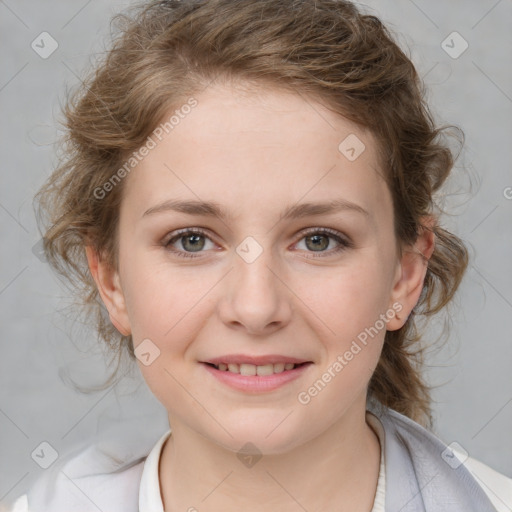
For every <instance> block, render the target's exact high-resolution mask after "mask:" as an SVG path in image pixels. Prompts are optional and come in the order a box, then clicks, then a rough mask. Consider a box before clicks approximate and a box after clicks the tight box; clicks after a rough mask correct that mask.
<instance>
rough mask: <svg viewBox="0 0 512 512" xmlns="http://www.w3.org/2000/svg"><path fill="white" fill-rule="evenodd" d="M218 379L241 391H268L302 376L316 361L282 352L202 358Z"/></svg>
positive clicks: (213, 375) (207, 368)
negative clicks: (278, 353) (277, 353)
mask: <svg viewBox="0 0 512 512" xmlns="http://www.w3.org/2000/svg"><path fill="white" fill-rule="evenodd" d="M201 363H202V365H203V367H204V368H205V369H206V370H207V372H208V373H209V374H210V375H211V376H212V377H214V378H215V379H216V380H217V381H218V382H221V383H222V384H223V385H227V386H229V387H231V388H233V389H236V390H237V391H242V392H246V393H264V392H269V391H274V390H277V389H278V388H281V387H283V386H285V385H289V383H291V382H293V381H294V380H296V379H299V378H300V377H301V376H302V375H304V373H305V372H307V368H308V367H310V366H312V365H313V364H314V363H313V361H307V360H306V359H297V358H295V357H289V356H282V355H266V356H249V355H242V354H238V355H237V354H233V355H225V356H221V357H216V358H214V359H209V360H208V361H201Z"/></svg>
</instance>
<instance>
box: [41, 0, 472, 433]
mask: <svg viewBox="0 0 512 512" xmlns="http://www.w3.org/2000/svg"><path fill="white" fill-rule="evenodd" d="M118 21H120V29H121V30H120V32H119V34H118V35H117V37H116V38H115V39H114V42H113V47H112V49H111V50H110V51H109V52H107V54H106V55H105V57H103V59H102V60H101V62H99V63H98V65H97V66H96V68H95V70H93V72H92V73H91V75H90V76H89V78H88V79H87V80H85V82H84V83H83V84H82V86H81V87H79V89H78V90H77V91H76V92H75V93H74V95H72V96H71V97H70V98H69V99H68V103H67V105H66V108H65V116H66V137H65V140H64V144H63V153H62V155H61V160H60V165H59V166H58V168H57V169H56V170H55V171H54V173H53V174H52V176H51V177H50V178H49V180H48V181H47V183H46V184H45V185H44V186H43V187H42V189H41V190H40V191H39V193H38V195H37V196H36V198H37V199H38V201H39V204H38V206H39V210H38V213H39V216H40V218H42V219H43V223H44V224H45V229H47V230H46V232H45V235H44V242H45V243H44V247H45V251H46V255H47V258H48V260H49V262H50V263H51V264H52V266H53V267H54V268H55V269H56V270H57V272H58V273H60V274H61V275H62V276H64V277H65V278H67V279H69V280H70V282H71V283H72V285H73V286H75V287H76V286H79V287H81V290H80V291H79V293H77V295H78V296H79V297H80V298H82V299H83V303H82V305H84V306H86V307H89V308H92V311H89V312H90V313H94V314H95V315H96V322H97V329H98V332H99V335H100V337H101V338H102V339H103V340H104V341H106V342H107V343H108V344H109V345H110V347H111V348H112V349H113V350H114V352H115V353H118V354H121V352H124V350H125V349H124V348H123V347H125V348H126V349H128V351H129V353H130V355H131V357H132V358H133V357H134V355H133V346H132V340H131V337H130V336H127V337H125V336H122V335H121V334H120V333H118V332H117V331H116V330H115V328H114V327H113V325H112V324H111V323H110V321H109V319H108V316H106V315H105V314H104V310H102V305H101V301H100V300H99V298H98V291H97V289H96V286H95V283H94V281H93V279H92V277H91V275H90V272H89V270H88V267H87V261H86V258H85V252H84V245H86V244H89V245H92V246H93V247H94V248H95V249H96V251H97V252H98V253H101V254H102V255H103V257H104V258H105V259H106V260H107V261H108V262H109V263H110V264H111V265H113V266H116V265H117V263H116V262H117V224H118V212H119V206H120V202H121V198H122V190H123V182H122V180H121V181H120V183H118V184H117V183H116V185H115V186H113V187H111V189H109V190H108V193H106V194H102V195H103V196H104V197H98V194H97V193H95V191H97V190H98V189H99V188H102V187H104V184H105V183H107V182H109V180H112V177H113V175H114V173H115V172H116V170H118V169H119V168H120V167H121V166H122V165H123V162H125V160H126V158H129V156H130V154H131V152H133V151H135V150H137V149H138V148H140V147H141V146H142V145H143V144H144V143H145V141H146V140H147V137H148V136H149V135H150V134H151V132H152V131H153V130H154V129H155V127H156V126H157V125H158V123H159V122H160V121H161V119H162V117H163V115H164V114H165V113H167V112H169V111H170V109H171V108H176V107H177V106H179V105H180V104H184V103H186V101H187V98H190V97H191V95H194V94H198V93H199V92H200V91H201V90H202V89H204V88H205V87H206V86H207V85H208V83H209V82H211V81H213V80H215V79H218V78H224V79H233V80H237V81H239V82H245V83H248V84H251V83H252V84H255V85H268V86H270V87H275V88H285V89H288V90H290V91H292V92H295V93H298V94H304V95H309V96H310V97H313V98H316V99H317V100H318V101H320V102H322V103H323V104H324V105H326V106H327V107H328V108H330V109H331V110H333V111H334V112H336V113H338V114H340V115H342V116H344V117H346V118H348V119H350V120H352V121H354V122H356V123H357V124H359V125H360V126H363V127H366V128H368V129H369V130H370V131H371V132H372V134H373V135H374V136H375V137H376V140H377V141H378V145H379V149H380V155H381V160H382V168H383V171H384V175H385V178H386V180H387V183H388V185H389V189H390V191H391V194H392V197H393V204H394V218H395V231H396V236H397V240H398V242H399V244H400V245H401V246H405V245H407V244H411V243H413V242H414V241H415V240H416V237H417V236H418V233H419V230H420V229H421V227H422V226H421V219H422V217H423V216H425V215H427V214H432V213H433V211H434V209H435V203H434V198H433V196H434V193H435V192H436V191H437V190H438V189H439V188H440V187H441V185H442V184H443V182H444V181H445V180H446V178H447V176H448V174H449V172H450V170H451V168H452V165H453V156H452V152H451V150H450V149H449V147H448V145H447V144H446V143H445V142H443V140H442V135H443V132H442V130H444V129H441V128H436V126H435V123H434V121H433V117H432V115H431V113H430V111H429V109H428V106H427V105H426V102H425V100H424V91H423V86H422V84H421V82H420V80H419V77H418V74H417V72H416V70H415V68H414V66H413V64H412V63H411V61H410V59H409V58H408V57H407V56H406V55H405V54H404V53H403V52H402V50H401V49H400V48H399V47H398V45H397V44H396V43H395V42H394V41H393V38H392V36H391V34H390V33H389V31H388V30H387V29H386V28H385V27H384V26H383V24H382V23H381V22H380V21H379V19H378V18H376V17H375V16H372V15H368V14H364V13H362V12H360V11H359V10H358V9H357V8H356V7H355V6H354V5H353V4H352V3H350V2H348V1H343V0H315V1H313V0H238V1H236V2H234V1H232V0H208V1H204V0H169V1H164V0H162V1H154V2H150V3H148V4H146V5H142V6H139V7H136V8H135V9H134V11H133V12H132V13H131V14H130V13H127V14H125V15H122V16H120V17H118ZM102 190H105V189H104V188H102ZM431 229H433V231H434V233H435V235H436V247H435V251H434V253H433V256H432V257H431V259H430V261H429V263H428V270H427V275H426V279H425V283H424V288H423V291H422V294H421V297H420V300H419V302H418V304H417V306H416V308H415V310H414V311H413V313H412V314H411V315H410V316H409V318H408V320H407V322H406V323H405V325H404V326H403V327H402V328H401V329H399V330H397V331H388V332H387V333H386V338H385V343H384V348H383V351H382V355H381V358H380V361H379V363H378V365H377V368H376V370H375V372H374V375H373V377H372V379H371V381H370V384H369V389H368V396H369V397H371V398H375V399H377V400H378V401H379V402H381V403H382V404H384V405H387V406H389V407H391V408H393V409H395V410H397V411H399V412H401V413H403V414H405V415H407V416H409V417H411V418H413V419H415V420H416V421H419V422H420V423H423V424H425V423H428V424H430V423H431V411H430V389H429V387H428V386H427V385H426V383H425V382H424V381H423V379H422V376H421V373H420V370H421V363H422V356H423V350H424V348H421V347H420V346H419V344H418V343H416V342H417V341H418V340H419V334H418V331H417V326H416V322H415V319H416V318H415V317H416V316H417V315H419V314H421V315H431V314H433V313H436V312H438V311H440V310H441V309H442V308H443V307H444V306H445V305H446V304H447V303H448V302H449V301H450V300H451V298H452V297H453V295H454V293H455V291H456V289H457V287H458V285H459V283H460V281H461V279H462V276H463V273H464V271H465V268H466V266H467V259H468V257H467V250H466V248H465V246H464V244H463V243H462V241H461V240H460V239H459V238H457V237H456V236H454V235H453V234H451V233H449V232H447V231H445V230H444V229H442V228H441V227H440V226H439V225H438V224H437V221H436V224H435V225H434V226H433V227H432V228H431Z"/></svg>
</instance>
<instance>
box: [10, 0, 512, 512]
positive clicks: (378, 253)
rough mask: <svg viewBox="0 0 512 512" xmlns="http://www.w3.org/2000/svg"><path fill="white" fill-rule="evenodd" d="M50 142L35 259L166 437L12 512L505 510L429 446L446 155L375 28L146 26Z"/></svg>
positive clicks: (293, 10) (338, 23) (246, 22)
mask: <svg viewBox="0 0 512 512" xmlns="http://www.w3.org/2000/svg"><path fill="white" fill-rule="evenodd" d="M66 116H67V128H68V139H67V141H68V145H67V146H66V152H65V155H64V158H63V160H62V162H61V165H60V166H59V167H58V168H57V169H56V170H55V172H54V174H53V175H52V176H51V177H50V179H49V181H48V182H47V184H46V185H45V186H44V188H43V189H42V190H41V192H40V194H39V196H38V198H39V201H40V207H41V213H42V214H43V219H44V220H45V229H46V234H45V249H46V252H47V256H48V258H49V260H50V261H51V262H52V263H53V265H54V266H55V268H56V269H57V270H58V271H59V272H60V273H61V274H63V275H64V276H66V277H69V278H70V279H74V280H75V281H74V282H78V283H79V284H80V283H81V284H82V285H83V286H82V287H81V288H78V290H80V292H79V293H81V294H83V295H82V296H83V299H84V304H85V305H86V306H89V307H93V308H95V309H96V313H97V315H96V324H97V328H98V333H99V335H100V337H101V338H102V339H103V340H104V341H105V342H107V343H109V344H110V345H111V346H113V347H115V350H118V351H126V350H128V351H129V352H130V354H131V356H132V357H133V358H134V360H136V361H137V364H138V365H139V367H140V370H141V372H142V374H143V376H144V379H145V381H146V382H147V385H148V386H149V388H150V389H151V391H152V392H153V393H154V394H155V396H156V397H157V398H158V399H159V400H160V402H161V403H162V404H163V405H164V406H165V408H166V410H167V412H168V417H169V425H170V429H169V431H168V432H166V433H164V434H163V435H162V437H161V439H160V440H159V441H158V443H157V444H156V445H155V446H154V447H153V449H152V450H151V451H150V453H149V454H148V453H146V454H143V455H142V456H140V455H135V453H136V450H127V451H126V453H124V454H121V456H119V457H118V459H115V458H114V457H112V458H109V457H106V456H105V455H102V454H101V453H99V452H98V451H97V450H96V451H95V450H94V449H91V450H88V451H86V452H84V453H83V454H81V455H79V456H77V457H75V458H73V459H72V460H70V461H68V462H67V463H66V465H65V466H64V467H63V468H62V470H61V471H60V472H59V473H56V478H55V479H53V480H50V479H49V478H48V479H45V480H41V482H39V484H38V485H36V486H34V488H33V489H31V491H30V492H29V493H28V494H27V495H25V496H22V497H21V498H20V499H19V500H18V501H17V503H16V505H15V510H16V511H20V510H30V511H39V510H41V511H42V510H44V511H48V510H51V511H52V512H53V511H60V510H62V511H64V510H65V511H72V510H76V511H80V512H83V511H86V510H87V511H88V510H103V511H105V512H107V511H108V512H113V511H118V510H119V511H123V512H127V511H136V510H140V511H141V512H162V511H166V512H175V511H189V512H193V511H200V512H203V511H204V512H206V511H235V510H245V511H248V512H253V511H269V510H279V511H280V512H292V511H300V510H303V511H304V510H306V511H310V512H313V511H320V510H322V511H333V512H334V511H350V512H370V511H372V512H381V511H384V510H386V511H387V512H399V511H401V512H406V511H425V512H437V511H443V512H447V511H448V512H455V511H460V512H462V511H464V512H470V511H474V512H491V511H494V510H508V508H505V507H510V506H511V505H510V501H512V500H511V499H510V496H511V494H512V480H510V479H509V478H507V477H506V476H504V475H501V474H499V473H497V472H495V471H494V470H492V469H491V468H489V467H487V466H485V465H484V464H482V463H480V462H479V461H476V460H474V459H471V458H465V457H464V456H463V454H460V453H457V452H456V451H453V450H452V449H451V447H449V446H447V445H446V444H445V443H444V442H443V441H441V440H440V439H438V438H437V437H435V436H434V435H433V434H432V433H431V432H429V430H428V428H429V427H431V419H430V399H429V391H428V387H427V386H426V384H425V383H424V382H423V380H422V377H421V367H420V365H419V362H420V358H419V355H420V354H421V352H420V351H419V345H417V341H418V338H419V335H418V332H417V330H416V324H415V322H416V319H417V317H418V316H419V315H430V314H433V313H436V312H438V311H439V310H441V309H442V308H443V307H444V306H445V305H446V304H447V303H448V302H449V301H450V300H451V298H452V297H453V295H454V293H455V291H456V289H457V287H458V285H459V283H460V281H461V278H462V276H463V273H464V270H465V267H466V265H467V252H466V249H465V247H464V245H463V243H462V242H461V240H459V239H458V238H457V237H456V236H455V235H453V234H451V233H449V232H448V231H446V230H445V229H443V228H442V227H441V224H440V220H439V219H438V217H437V215H436V214H435V204H434V194H435V193H436V192H437V191H438V190H439V189H440V187H441V186H442V184H443V182H444V181H445V179H446V178H447V176H448V174H449V172H450V169H451V167H452V154H451V152H450V150H449V148H448V147H447V146H446V145H445V144H444V143H443V139H442V133H441V130H440V129H438V128H436V126H435V125H434V122H433V120H432V117H431V115H430V113H429V110H428V107H427V105H426V104H425V102H424V99H423V96H422V92H421V84H420V81H419V79H418V75H417V73H416V71H415V68H414V66H413V64H412V63H411V61H410V60H409V59H408V58H407V57H406V56H405V55H404V53H403V52H402V51H401V50H400V49H399V47H398V46H397V44H396V43H395V42H394V41H393V40H392V38H391V36H390V34H389V33H388V31H387V30H386V28H385V27H384V26H383V25H382V23H381V22H380V21H379V20H378V19H377V18H375V17H373V16H369V15H365V14H363V13H361V12H359V10H358V9H357V8H356V7H355V6H354V5H353V4H352V3H350V2H347V1H337V0H317V1H313V0H305V1H292V0H240V1H237V2H234V1H233V0H208V1H193V0H171V1H158V2H150V3H148V4H147V5H146V6H143V7H142V8H140V9H139V10H137V11H136V12H135V13H134V15H133V16H132V17H131V18H130V19H128V18H127V19H126V23H125V25H124V28H123V31H122V33H121V34H120V35H119V37H118V38H117V39H116V41H115V43H114V45H113V48H112V50H111V51H110V52H109V53H108V55H107V56H106V58H105V59H104V61H103V62H102V63H101V64H100V65H99V66H98V68H97V70H96V71H95V73H94V74H93V75H92V76H91V78H90V79H89V80H88V81H87V82H86V83H85V84H84V86H83V88H82V89H81V91H80V92H79V93H78V95H77V96H75V97H73V98H71V99H70V101H69V103H68V107H67V110H66ZM99 298H101V301H102V303H103V304H104V306H105V307H106V309H107V311H108V319H106V318H105V316H103V315H102V311H101V306H100V305H99V303H98V302H99V301H98V299H99ZM507 500H508V503H507Z"/></svg>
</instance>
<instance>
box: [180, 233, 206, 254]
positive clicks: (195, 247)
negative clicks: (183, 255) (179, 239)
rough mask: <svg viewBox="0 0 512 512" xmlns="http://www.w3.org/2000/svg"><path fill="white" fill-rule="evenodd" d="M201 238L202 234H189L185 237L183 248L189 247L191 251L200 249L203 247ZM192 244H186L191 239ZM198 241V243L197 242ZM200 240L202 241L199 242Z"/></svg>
mask: <svg viewBox="0 0 512 512" xmlns="http://www.w3.org/2000/svg"><path fill="white" fill-rule="evenodd" d="M201 239H202V236H201V235H189V236H187V237H185V243H184V244H183V248H184V249H187V250H189V249H191V250H192V251H198V250H199V251H200V250H201V249H202V248H203V247H204V240H201ZM192 240H193V242H192V244H191V245H190V246H189V247H187V244H188V243H189V242H190V241H192ZM198 242H199V243H198ZM200 242H202V243H200Z"/></svg>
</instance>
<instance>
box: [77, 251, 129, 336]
mask: <svg viewBox="0 0 512 512" xmlns="http://www.w3.org/2000/svg"><path fill="white" fill-rule="evenodd" d="M85 253H86V256H87V262H88V264H89V270H90V271H91V274H92V277H93V278H94V281H95V282H96V286H97V287H98V292H99V294H100V296H101V299H102V301H103V304H105V307H106V308H107V310H108V314H109V317H110V321H111V322H112V324H113V325H114V327H115V328H116V329H117V330H118V331H119V332H120V333H121V334H122V335H123V336H128V335H130V334H131V328H130V322H129V319H128V314H127V311H126V303H125V298H124V295H123V290H122V288H121V282H120V280H119V274H118V272H117V271H116V270H114V269H112V268H111V267H110V265H108V264H107V263H106V261H104V260H102V259H101V258H100V256H99V255H98V253H97V252H96V250H95V249H94V247H92V246H90V245H87V246H86V247H85Z"/></svg>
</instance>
